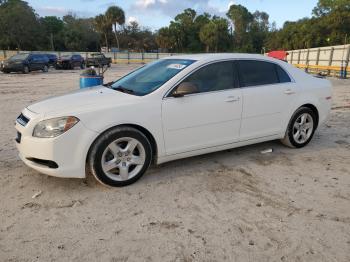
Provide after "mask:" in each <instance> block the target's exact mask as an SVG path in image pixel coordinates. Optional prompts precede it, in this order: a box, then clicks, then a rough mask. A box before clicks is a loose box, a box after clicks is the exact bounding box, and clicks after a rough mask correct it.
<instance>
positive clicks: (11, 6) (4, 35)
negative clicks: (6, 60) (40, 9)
mask: <svg viewBox="0 0 350 262" xmlns="http://www.w3.org/2000/svg"><path fill="white" fill-rule="evenodd" d="M40 30H41V26H40V23H39V19H38V16H37V15H36V14H35V12H34V10H33V9H32V8H31V7H30V6H29V5H28V3H27V2H25V1H21V0H8V1H2V3H1V5H0V46H1V47H2V48H5V49H6V48H11V49H15V48H17V49H28V50H33V49H37V48H38V47H39V41H38V40H39V38H40V37H39V36H40Z"/></svg>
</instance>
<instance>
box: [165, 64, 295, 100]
mask: <svg viewBox="0 0 350 262" xmlns="http://www.w3.org/2000/svg"><path fill="white" fill-rule="evenodd" d="M240 60H249V61H261V62H267V63H271V64H275V65H277V66H279V67H281V68H282V70H283V71H284V72H286V74H287V75H288V76H289V78H290V82H285V83H273V84H265V85H255V86H243V87H242V86H241V85H240V83H239V81H238V87H234V88H230V89H224V90H219V91H208V92H202V93H195V94H190V95H185V96H184V97H187V96H193V95H200V94H206V93H216V92H221V91H227V90H232V89H237V88H256V87H261V86H271V85H281V84H283V85H287V84H294V83H296V82H295V79H294V77H293V76H292V75H291V74H290V73H289V72H288V70H286V69H284V67H283V66H281V65H280V64H279V63H277V62H275V61H270V60H265V59H259V58H228V59H220V60H214V61H210V62H207V63H205V64H203V65H201V66H199V67H197V68H195V69H193V70H192V71H190V72H189V73H187V74H186V75H185V76H184V77H182V78H181V79H180V80H178V81H177V82H176V83H175V84H174V85H172V87H170V88H169V89H168V91H167V92H166V93H165V94H164V96H163V100H165V99H168V98H175V97H172V96H169V94H170V93H171V92H172V91H173V89H174V88H176V87H177V86H178V85H179V84H180V83H181V82H182V81H183V80H185V79H186V78H187V77H188V76H190V75H191V74H193V73H195V72H196V71H198V70H199V69H201V68H203V67H205V66H207V65H210V64H214V63H219V62H237V61H240ZM236 69H237V70H238V68H236ZM237 77H238V76H237ZM176 98H177V97H176Z"/></svg>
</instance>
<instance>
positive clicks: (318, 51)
mask: <svg viewBox="0 0 350 262" xmlns="http://www.w3.org/2000/svg"><path fill="white" fill-rule="evenodd" d="M320 53H321V48H318V49H317V55H316V65H318V64H319V63H320Z"/></svg>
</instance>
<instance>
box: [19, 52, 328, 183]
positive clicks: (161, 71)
mask: <svg viewBox="0 0 350 262" xmlns="http://www.w3.org/2000/svg"><path fill="white" fill-rule="evenodd" d="M330 108H331V84H330V82H329V81H328V80H324V79H319V78H315V77H313V76H311V75H308V74H306V73H304V72H303V71H301V70H299V69H296V68H294V67H293V66H292V65H289V64H287V63H285V62H282V61H279V60H275V59H271V58H268V57H265V56H261V55H247V54H200V55H184V56H177V57H169V58H165V59H161V60H158V61H156V62H154V63H150V64H147V65H145V66H143V67H141V68H140V69H137V70H136V71H134V72H132V73H130V74H128V75H126V76H125V77H123V78H121V79H119V80H117V81H115V82H114V83H111V84H109V85H107V86H99V87H96V88H91V89H88V90H81V91H77V92H73V93H70V94H67V95H63V96H58V97H55V98H50V99H47V100H44V101H42V102H39V103H35V104H33V105H30V106H28V107H27V108H25V109H24V110H23V111H22V113H21V115H20V116H19V117H18V119H17V122H16V129H17V138H16V140H17V148H18V150H19V154H20V157H21V159H22V160H23V161H24V162H25V163H26V164H27V165H28V166H30V167H32V168H34V169H36V170H38V171H39V172H42V173H45V174H48V175H52V176H58V177H78V178H84V177H85V175H86V173H85V172H86V170H88V171H91V173H92V174H93V175H94V176H95V177H96V179H97V180H98V181H100V182H101V183H103V184H107V185H110V186H125V185H129V184H131V183H133V182H135V181H136V180H138V179H139V178H140V177H141V176H142V175H143V174H144V173H145V171H146V170H147V168H148V167H149V166H150V164H151V163H156V164H160V163H163V162H167V161H171V160H175V159H180V158H185V157H190V156H195V155H200V154H205V153H210V152H214V151H219V150H225V149H229V148H234V147H239V146H244V145H249V144H254V143H260V142H264V141H268V140H275V139H281V140H282V142H283V143H284V144H286V145H288V146H290V147H295V148H301V147H303V146H305V145H307V144H308V143H309V142H310V140H311V139H312V137H313V134H314V132H315V130H316V128H317V127H318V126H319V125H320V124H321V123H323V122H324V121H325V120H326V118H327V116H328V114H329V112H330Z"/></svg>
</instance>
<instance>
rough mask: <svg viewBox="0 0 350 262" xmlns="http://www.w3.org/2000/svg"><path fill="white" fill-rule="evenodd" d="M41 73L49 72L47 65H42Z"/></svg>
mask: <svg viewBox="0 0 350 262" xmlns="http://www.w3.org/2000/svg"><path fill="white" fill-rule="evenodd" d="M43 72H44V73H47V72H49V67H48V66H47V65H44V67H43Z"/></svg>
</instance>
